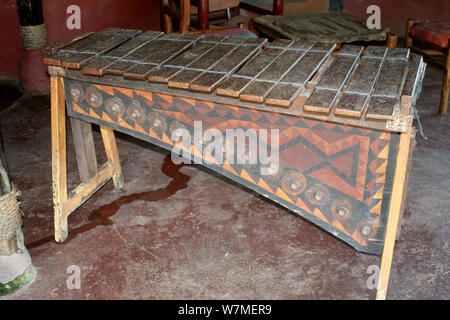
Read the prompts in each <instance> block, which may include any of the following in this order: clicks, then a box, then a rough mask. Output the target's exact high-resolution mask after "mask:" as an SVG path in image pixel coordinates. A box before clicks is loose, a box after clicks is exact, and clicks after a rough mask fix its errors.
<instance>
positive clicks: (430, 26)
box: [405, 19, 450, 116]
mask: <svg viewBox="0 0 450 320" xmlns="http://www.w3.org/2000/svg"><path fill="white" fill-rule="evenodd" d="M413 40H414V41H416V42H417V43H419V44H420V45H421V46H420V48H419V47H416V46H413ZM405 46H406V47H412V49H414V50H415V51H418V52H419V53H421V54H424V55H426V56H437V55H440V56H442V55H445V73H444V80H443V83H442V90H441V102H440V107H439V114H440V115H442V116H444V115H446V114H447V106H448V96H449V87H450V22H447V23H420V22H419V21H416V20H413V19H409V20H408V22H407V24H406V43H405ZM423 46H426V47H430V48H431V49H422V47H423Z"/></svg>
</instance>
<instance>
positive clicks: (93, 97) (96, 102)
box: [85, 86, 103, 108]
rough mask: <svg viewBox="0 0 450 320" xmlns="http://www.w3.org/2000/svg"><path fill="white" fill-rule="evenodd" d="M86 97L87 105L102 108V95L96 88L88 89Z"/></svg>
mask: <svg viewBox="0 0 450 320" xmlns="http://www.w3.org/2000/svg"><path fill="white" fill-rule="evenodd" d="M85 97H86V101H87V103H89V105H91V106H92V107H94V108H97V107H100V106H101V105H102V103H103V95H102V93H101V92H100V90H98V89H97V88H96V87H94V86H90V87H89V88H87V89H86V93H85Z"/></svg>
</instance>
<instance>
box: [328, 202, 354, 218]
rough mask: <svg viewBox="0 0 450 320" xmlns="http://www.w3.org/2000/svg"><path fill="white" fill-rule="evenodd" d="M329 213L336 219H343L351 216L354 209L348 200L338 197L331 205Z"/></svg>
mask: <svg viewBox="0 0 450 320" xmlns="http://www.w3.org/2000/svg"><path fill="white" fill-rule="evenodd" d="M331 213H332V214H333V216H334V217H335V218H336V219H337V220H339V221H344V220H348V219H350V218H351V217H353V215H354V210H353V207H352V205H351V204H350V202H348V201H347V200H344V199H338V200H336V201H335V202H334V203H333V205H332V206H331Z"/></svg>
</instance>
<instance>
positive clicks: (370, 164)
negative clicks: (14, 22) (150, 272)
mask: <svg viewBox="0 0 450 320" xmlns="http://www.w3.org/2000/svg"><path fill="white" fill-rule="evenodd" d="M65 81H67V82H71V81H74V80H68V79H65ZM78 83H79V84H80V85H81V86H82V87H83V88H84V90H85V91H86V89H87V88H88V87H89V86H91V84H89V83H84V82H78ZM95 87H96V88H97V89H98V90H99V91H100V92H101V94H102V95H103V101H106V100H108V99H111V98H117V99H119V101H120V102H121V104H122V105H123V107H121V108H118V110H117V112H116V111H114V112H112V111H111V108H110V109H108V110H107V109H106V108H105V106H104V105H101V106H97V107H95V108H94V107H92V106H90V105H89V104H88V103H87V102H86V100H85V99H84V100H83V101H78V102H77V103H75V102H74V101H72V102H71V103H69V104H68V106H69V113H70V114H71V115H74V116H77V115H79V116H80V117H82V118H84V119H89V121H92V122H94V123H99V124H105V125H108V124H113V125H115V126H116V127H118V128H120V131H123V132H125V133H138V134H139V135H140V136H142V137H148V140H149V141H158V142H159V143H160V145H162V146H164V147H165V148H167V149H169V150H170V149H171V148H172V147H173V145H174V142H173V141H172V140H171V139H170V137H171V130H172V129H173V128H175V127H180V126H184V128H186V129H187V130H188V131H189V132H191V134H192V133H193V132H194V121H202V127H203V130H206V129H210V128H215V129H218V130H219V131H220V132H222V133H223V134H225V132H226V130H227V129H238V128H241V129H243V130H249V129H254V130H255V131H256V132H258V130H260V129H270V128H275V129H278V130H279V152H278V156H279V161H280V168H281V171H280V172H278V173H276V174H274V175H273V176H269V175H268V176H264V175H262V174H261V167H260V165H259V164H235V163H228V162H226V161H225V162H224V163H223V164H222V163H217V161H216V159H215V158H214V156H213V155H212V154H211V153H208V154H203V150H202V149H201V148H200V149H198V145H196V146H194V145H191V147H190V148H188V149H185V148H184V149H185V151H186V152H188V150H190V152H191V154H193V155H195V156H196V157H201V158H205V156H206V157H207V159H208V160H209V163H212V164H211V165H212V166H214V167H217V170H220V172H224V173H227V176H229V177H232V178H233V179H235V180H236V181H238V182H240V183H242V184H244V185H246V186H248V187H250V188H251V189H253V190H255V191H257V192H260V193H262V194H264V195H265V196H266V197H269V198H271V199H273V200H275V201H277V202H279V203H281V204H282V205H284V206H286V207H288V208H289V209H291V210H293V211H295V212H296V213H298V214H300V215H301V216H303V217H305V218H307V219H309V220H311V221H313V222H315V223H316V224H318V225H319V226H322V227H324V228H325V229H326V230H331V231H332V232H333V234H335V235H337V236H338V237H339V238H341V239H343V240H344V241H346V242H348V243H350V244H352V245H353V246H355V247H358V249H359V250H361V251H366V252H372V253H373V252H377V253H378V252H379V246H378V247H376V248H375V247H373V246H374V244H373V242H370V241H368V236H367V235H363V234H361V232H360V226H361V225H370V226H375V228H377V225H376V223H378V222H379V221H380V215H381V214H382V210H383V209H382V208H383V206H382V204H383V201H384V197H385V195H384V193H383V192H384V187H385V183H386V176H387V175H388V174H389V172H388V170H389V166H388V161H389V152H390V145H391V143H392V141H391V135H390V134H389V133H381V132H378V131H376V130H372V129H363V128H356V127H352V126H347V125H343V124H336V123H330V122H326V121H319V120H313V119H306V118H302V117H296V116H290V115H283V114H279V113H275V112H264V111H260V110H252V109H248V108H239V107H236V106H230V105H224V104H219V103H213V102H209V101H200V100H195V99H190V98H183V97H172V96H169V95H166V94H159V93H154V92H146V91H142V90H132V89H126V88H118V87H110V86H104V85H95ZM68 100H69V101H70V96H69V97H68ZM132 105H138V106H140V107H141V108H142V110H143V112H144V114H143V115H142V114H140V112H141V111H142V110H141V109H139V108H138V109H136V110H137V111H136V110H135V109H132V108H131V107H130V106H132ZM130 108H131V109H130ZM133 112H134V113H133ZM193 136H194V135H192V137H193ZM267 142H268V141H265V140H264V141H263V143H264V145H265V144H266V143H267ZM268 145H271V143H270V141H269V144H268ZM299 177H303V178H301V179H300V178H299ZM299 179H300V180H299ZM299 183H300V184H301V185H302V186H303V187H304V190H301V192H300V193H299V192H297V191H296V190H298V187H299V186H298V184H299ZM379 228H380V230H378V231H379V232H375V234H376V235H379V236H378V237H379V238H378V239H376V240H378V242H381V240H383V239H382V238H381V237H384V232H383V230H382V228H384V227H383V226H379ZM381 235H382V236H381ZM370 236H371V237H372V238H373V237H374V234H373V233H372V234H371V235H370ZM375 237H376V236H375Z"/></svg>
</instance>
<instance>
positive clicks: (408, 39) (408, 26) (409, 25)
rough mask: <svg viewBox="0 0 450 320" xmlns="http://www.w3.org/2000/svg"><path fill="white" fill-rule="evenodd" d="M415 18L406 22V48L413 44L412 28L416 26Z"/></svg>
mask: <svg viewBox="0 0 450 320" xmlns="http://www.w3.org/2000/svg"><path fill="white" fill-rule="evenodd" d="M415 23H416V22H415V20H413V19H408V22H406V33H405V48H411V47H412V44H413V39H412V37H411V30H412V28H413V27H414V24H415Z"/></svg>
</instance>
